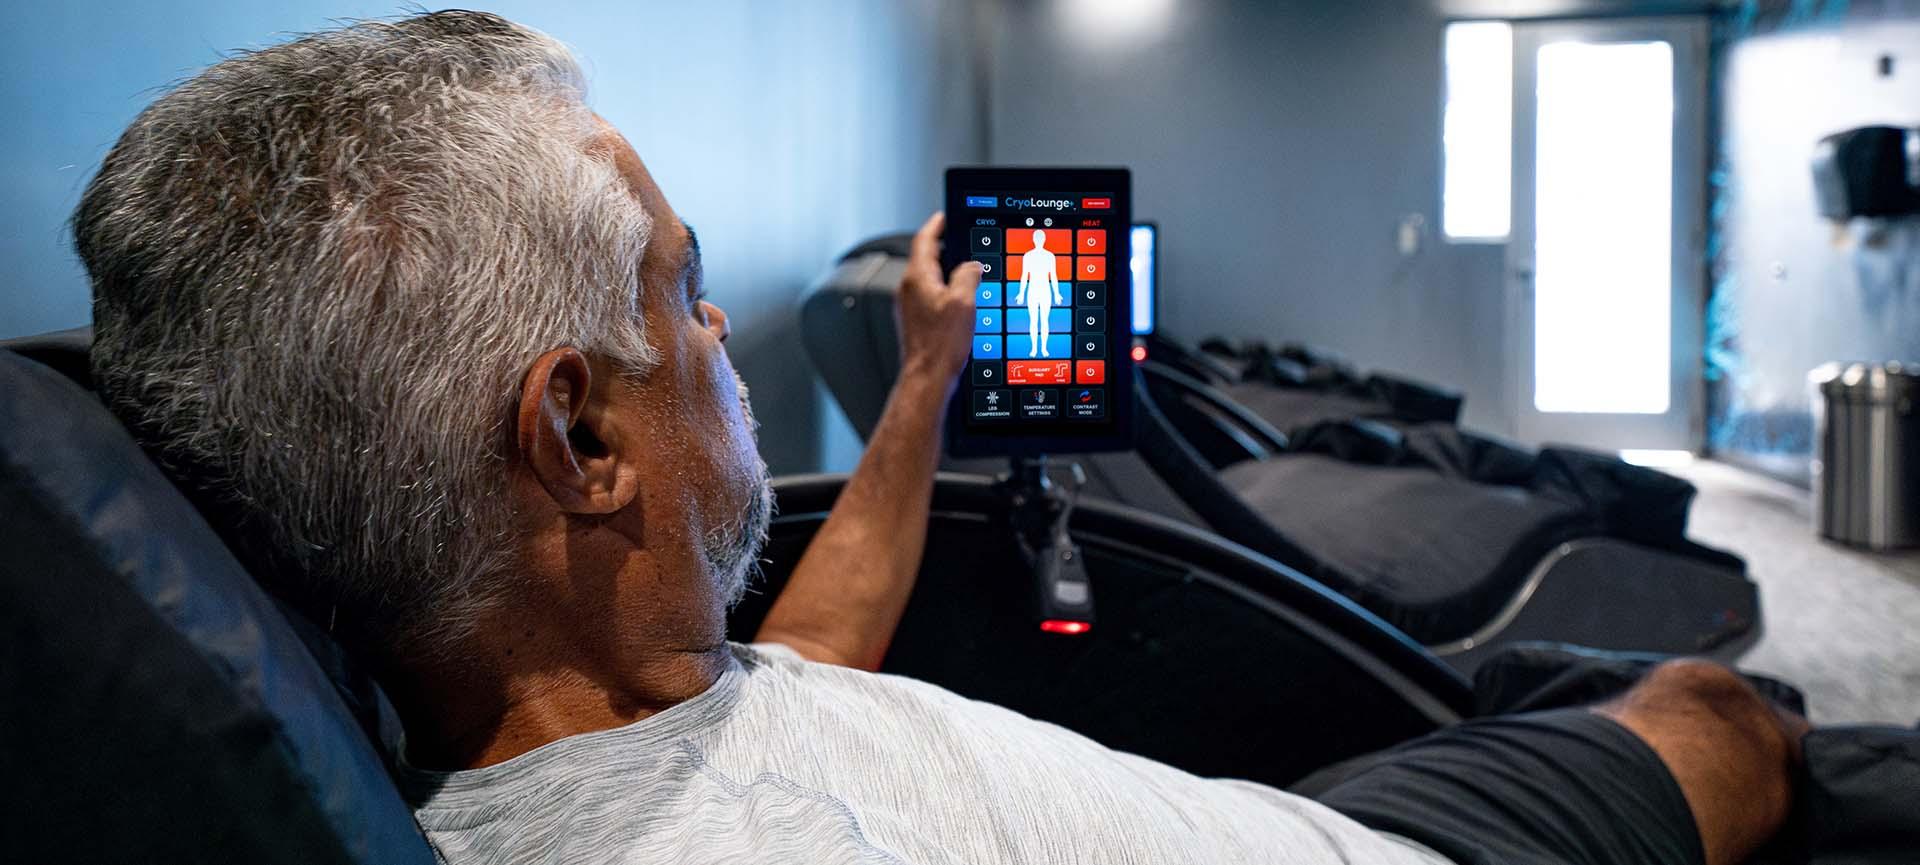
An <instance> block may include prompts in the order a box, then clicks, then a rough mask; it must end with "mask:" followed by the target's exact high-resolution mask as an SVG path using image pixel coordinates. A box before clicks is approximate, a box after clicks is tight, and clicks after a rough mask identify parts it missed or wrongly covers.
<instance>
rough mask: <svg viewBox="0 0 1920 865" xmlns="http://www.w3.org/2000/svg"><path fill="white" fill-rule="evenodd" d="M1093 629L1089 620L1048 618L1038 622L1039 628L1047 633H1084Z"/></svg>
mask: <svg viewBox="0 0 1920 865" xmlns="http://www.w3.org/2000/svg"><path fill="white" fill-rule="evenodd" d="M1092 629H1093V625H1092V624H1091V623H1089V622H1076V621H1073V620H1071V619H1048V620H1046V621H1044V622H1041V623H1040V630H1042V631H1046V632H1047V633H1049V634H1084V633H1086V632H1087V631H1090V630H1092Z"/></svg>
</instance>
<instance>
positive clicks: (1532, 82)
mask: <svg viewBox="0 0 1920 865" xmlns="http://www.w3.org/2000/svg"><path fill="white" fill-rule="evenodd" d="M1708 35H1709V30H1708V23H1707V20H1706V18H1705V17H1704V16H1685V17H1658V18H1608V19H1591V20H1558V21H1539V22H1526V21H1519V22H1514V24H1513V65H1514V70H1513V72H1514V74H1513V112H1514V116H1513V228H1512V237H1511V238H1510V241H1509V243H1508V244H1507V275H1508V278H1507V303H1506V309H1507V336H1508V339H1507V351H1506V354H1507V358H1508V376H1507V377H1508V379H1509V383H1510V386H1511V388H1510V391H1509V393H1510V396H1511V398H1512V402H1511V405H1512V406H1513V415H1512V417H1513V423H1514V432H1515V434H1516V436H1517V437H1519V438H1521V439H1523V440H1527V441H1532V442H1549V441H1551V442H1563V443H1569V444H1576V445H1584V446H1587V447H1592V448H1596V449H1605V450H1618V449H1624V448H1653V449H1674V450H1698V449H1699V447H1700V446H1701V444H1702V443H1703V441H1704V437H1705V427H1704V416H1705V406H1704V403H1705V390H1706V388H1705V382H1704V381H1703V380H1702V360H1701V355H1702V343H1703V340H1704V338H1705V323H1704V319H1705V309H1706V275H1707V268H1706V234H1707V227H1706V217H1707V212H1706V211H1707V206H1706V192H1707V183H1706V180H1707V171H1708V164H1707V158H1708V157H1707V142H1706V111H1707V39H1708ZM1566 41H1578V42H1587V43H1595V42H1599V43H1606V42H1655V41H1660V42H1666V43H1668V44H1669V45H1671V46H1672V49H1673V77H1674V94H1673V109H1674V112H1673V114H1674V116H1673V159H1674V165H1673V238H1672V240H1673V245H1672V258H1673V264H1672V268H1673V270H1672V274H1673V276H1672V283H1671V285H1672V291H1671V300H1672V318H1671V319H1670V322H1671V328H1672V334H1671V340H1672V347H1671V351H1672V354H1671V364H1670V366H1671V371H1670V384H1669V387H1670V391H1669V398H1668V406H1667V412H1666V413H1665V414H1605V413H1596V414H1585V413H1580V414H1575V413H1550V412H1542V411H1539V410H1538V409H1537V408H1535V405H1534V373H1535V366H1534V362H1535V358H1534V291H1533V289H1534V284H1533V274H1534V252H1535V250H1534V240H1535V228H1536V225H1535V208H1534V204H1535V202H1534V184H1535V180H1536V176H1535V162H1536V157H1537V153H1536V139H1537V131H1538V130H1537V128H1536V121H1537V119H1538V100H1537V98H1536V95H1535V89H1536V84H1537V79H1538V62H1539V53H1540V48H1541V46H1544V45H1548V44H1551V43H1555V42H1566Z"/></svg>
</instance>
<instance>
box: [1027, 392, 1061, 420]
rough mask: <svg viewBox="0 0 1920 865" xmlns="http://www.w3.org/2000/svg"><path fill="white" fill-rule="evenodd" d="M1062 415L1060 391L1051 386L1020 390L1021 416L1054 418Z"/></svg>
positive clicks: (1041, 418) (1029, 418)
mask: <svg viewBox="0 0 1920 865" xmlns="http://www.w3.org/2000/svg"><path fill="white" fill-rule="evenodd" d="M1059 416H1060V392H1059V391H1057V390H1055V389H1053V388H1050V387H1036V388H1028V389H1026V390H1022V391H1020V417H1022V418H1024V419H1027V420H1052V419H1054V418H1058V417H1059Z"/></svg>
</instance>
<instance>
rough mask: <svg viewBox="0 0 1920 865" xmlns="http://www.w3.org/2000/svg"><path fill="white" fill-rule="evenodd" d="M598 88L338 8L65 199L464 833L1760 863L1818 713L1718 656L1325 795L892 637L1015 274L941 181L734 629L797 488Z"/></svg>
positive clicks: (232, 510)
mask: <svg viewBox="0 0 1920 865" xmlns="http://www.w3.org/2000/svg"><path fill="white" fill-rule="evenodd" d="M583 95H584V94H583V92H582V85H581V80H580V75H579V72H578V70H577V68H576V67H575V65H574V63H573V61H572V59H571V58H570V57H569V56H568V54H567V52H566V51H565V50H564V49H563V48H562V47H561V46H559V45H558V44H556V43H555V42H553V41H552V40H550V39H548V38H547V37H545V36H543V35H541V34H538V33H536V32H533V31H530V30H527V29H525V28H522V27H519V26H517V25H514V24H512V23H510V22H507V21H504V20H502V19H500V18H497V17H494V16H490V15H483V14H475V13H465V12H447V13H438V14H431V15H422V16H419V17H415V18H411V19H408V20H405V21H401V22H398V23H367V24H359V25H355V26H351V27H347V28H345V29H340V30H335V31H332V32H326V33H321V34H317V35H313V36H308V37H305V38H301V39H298V40H296V41H293V42H291V43H288V44H284V45H280V46H278V47H274V48H269V49H266V50H263V51H258V52H254V53H251V54H246V55H242V56H238V57H235V58H233V59H229V60H227V61H225V62H222V63H220V64H218V65H216V66H214V67H213V68H211V69H209V70H207V71H206V72H204V73H202V74H201V75H199V76H198V77H196V78H194V79H192V80H191V81H188V82H186V83H185V84H183V85H181V86H180V87H178V88H177V89H175V90H173V91H172V92H171V93H169V94H167V95H166V96H164V97H162V98H160V99H159V100H158V101H157V102H155V103H154V104H153V105H152V106H151V107H149V108H148V109H147V110H146V111H145V112H143V113H142V114H141V115H140V117H139V118H138V119H137V120H136V121H135V122H134V123H133V125H132V127H131V128H130V129H128V130H127V132H126V134H125V135H124V136H123V137H122V138H121V139H120V141H119V143H118V144H117V145H116V146H115V147H114V148H113V150H112V152H111V153H110V154H109V155H108V156H107V158H106V161H105V164H104V166H103V167H102V168H101V170H100V173H99V176H98V177H96V178H95V179H94V181H93V182H92V184H91V186H90V187H89V188H88V190H87V192H86V195H85V198H84V200H83V201H82V203H81V206H80V209H79V212H78V214H77V215H76V218H75V227H76V234H77V244H78V248H79V251H80V254H81V256H82V258H83V259H84V261H85V263H86V266H87V268H88V270H89V272H90V273H91V275H92V278H93V283H94V288H95V317H96V322H95V323H96V328H97V342H96V345H95V352H96V354H95V366H96V374H97V380H98V382H99V384H100V387H101V389H102V391H103V393H104V394H105V395H106V396H107V398H108V400H109V401H110V403H111V405H112V406H113V407H114V409H115V411H116V412H117V413H118V414H119V415H120V416H121V417H122V418H123V419H124V420H125V421H126V422H127V424H128V426H129V427H131V428H132V429H133V430H135V432H136V434H137V435H138V436H139V437H140V438H141V439H142V441H143V443H144V444H145V445H146V446H147V447H148V448H149V449H150V450H151V451H152V452H153V453H154V454H156V455H157V456H158V457H159V459H160V460H161V461H162V463H163V464H164V465H165V467H166V468H167V469H168V470H169V471H170V472H171V473H172V474H173V475H174V477H175V478H176V479H178V480H179V481H180V482H181V484H182V486H183V487H185V488H187V489H189V490H190V491H191V494H193V495H194V496H196V497H197V499H198V501H199V503H200V504H201V505H202V506H203V507H204V508H205V509H206V510H207V511H208V512H209V513H210V514H212V515H213V516H214V518H215V520H216V522H218V523H219V524H220V526H221V527H222V530H223V532H224V533H225V535H226V536H227V537H228V539H229V540H230V541H231V542H232V543H233V544H234V546H235V547H236V549H237V550H238V551H239V552H240V554H241V555H242V556H243V557H244V558H245V559H246V560H247V561H248V562H249V564H250V565H251V566H252V567H253V570H254V572H255V573H256V574H259V575H261V576H262V577H263V578H265V579H268V580H269V581H270V582H271V583H272V588H273V589H274V590H275V591H276V592H277V593H279V594H280V595H281V596H283V597H285V598H288V599H289V600H290V601H292V602H293V603H296V604H298V605H299V606H300V607H302V608H304V609H305V610H306V611H307V612H308V613H309V614H311V615H312V616H314V617H315V618H316V619H317V620H319V621H321V622H325V623H327V624H328V626H329V627H330V628H331V629H332V630H333V632H334V633H336V634H337V635H339V636H340V637H341V638H342V639H343V640H344V641H345V642H347V643H348V644H349V646H350V647H351V648H353V649H354V650H356V651H357V652H359V653H360V654H361V655H362V656H363V657H365V658H367V659H368V660H369V661H370V662H371V663H372V664H373V665H374V666H375V667H376V668H377V669H378V670H379V672H380V674H381V676H382V678H383V680H384V682H385V684H386V685H387V687H388V688H389V689H390V691H391V693H392V695H393V697H394V698H395V701H396V703H397V704H398V706H399V708H400V710H401V713H402V715H403V718H404V721H405V727H406V732H407V739H406V746H405V752H404V755H403V757H404V761H405V763H406V764H407V766H406V768H404V769H403V771H402V777H401V778H400V781H401V783H402V785H403V787H404V788H405V789H406V790H407V791H408V793H409V795H410V796H411V797H412V799H413V801H414V802H415V805H416V809H417V810H416V815H417V818H418V821H419V824H420V826H421V828H422V829H423V830H424V831H425V832H426V834H427V836H428V838H429V839H430V840H431V842H432V843H433V845H434V847H435V849H436V850H437V851H438V852H439V854H440V856H441V857H442V858H443V859H444V860H446V861H448V862H454V863H466V862H476V863H481V862H486V863H491V862H533V861H543V862H544V861H554V862H574V863H586V862H633V861H646V862H767V863H776V862H916V863H920V862H925V863H933V862H967V863H992V862H1009V863H1012V862H1088V863H1118V862H1142V863H1175V862H1195V863H1217V862H1293V863H1323V862H1325V863H1331V862H1366V863H1443V862H1449V861H1451V862H1458V863H1467V862H1475V863H1479V862H1547V861H1572V862H1702V861H1704V862H1708V863H1714V865H1729V863H1733V862H1736V861H1738V860H1740V859H1741V858H1743V857H1745V856H1746V855H1748V854H1749V853H1750V852H1752V851H1753V850H1754V849H1755V848H1756V846H1758V845H1759V844H1760V843H1761V842H1762V841H1763V840H1764V839H1766V838H1767V836H1768V835H1769V834H1770V833H1771V832H1772V831H1773V830H1774V828H1775V827H1776V826H1777V825H1778V824H1779V823H1780V821H1781V819H1782V817H1783V814H1784V813H1785V811H1786V810H1787V808H1788V804H1789V802H1790V799H1791V788H1790V786H1789V782H1788V775H1789V771H1790V765H1791V762H1792V761H1793V759H1794V745H1793V741H1792V737H1791V736H1790V734H1789V732H1788V731H1789V729H1790V728H1789V727H1788V726H1787V725H1785V724H1784V723H1783V722H1781V721H1780V720H1779V718H1778V717H1777V716H1776V715H1775V713H1774V712H1772V711H1771V710H1770V709H1769V707H1768V706H1767V705H1766V704H1765V703H1764V702H1763V701H1762V700H1761V699H1760V698H1759V697H1758V696H1757V695H1756V694H1755V693H1754V692H1753V691H1752V690H1751V689H1750V688H1748V687H1747V686H1746V685H1745V683H1744V682H1743V681H1742V680H1740V679H1739V678H1738V677H1736V676H1734V675H1732V674H1731V673H1728V672H1726V671H1725V670H1722V669H1720V668H1718V667H1713V666H1710V665H1705V664H1698V663H1694V664H1675V665H1669V666H1666V667H1662V668H1660V669H1659V670H1657V671H1656V672H1655V673H1654V674H1653V675H1651V676H1650V677H1648V679H1647V680H1646V681H1644V682H1643V683H1641V684H1640V685H1639V686H1638V687H1637V688H1635V689H1634V690H1633V691H1631V692H1629V693H1628V694H1627V695H1626V696H1625V697H1623V698H1621V699H1620V700H1618V701H1616V702H1614V703H1610V704H1607V705H1604V706H1600V707H1595V708H1594V709H1592V710H1584V709H1583V710H1578V711H1573V712H1561V713H1554V714H1549V715H1540V716H1528V717H1520V718H1512V719H1501V720H1497V721H1491V722H1484V723H1478V724H1469V725H1466V726H1463V727H1461V728H1459V729H1456V730H1452V731H1448V732H1445V733H1442V734H1439V735H1437V736H1434V737H1430V738H1429V739H1425V740H1421V741H1418V742H1414V743H1410V744H1409V745H1407V746H1405V747H1404V748H1403V749H1402V751H1401V752H1400V753H1398V754H1397V755H1396V756H1395V759H1393V760H1389V761H1385V762H1383V763H1381V764H1380V765H1379V766H1377V767H1375V768H1373V769H1371V770H1368V771H1364V772H1361V773H1359V774H1358V775H1356V776H1355V777H1353V778H1351V779H1350V780H1348V781H1346V782H1344V783H1343V784H1341V785H1340V786H1338V787H1336V788H1335V789H1334V790H1333V792H1331V793H1329V794H1327V796H1326V797H1324V802H1325V803H1326V804H1321V803H1316V802H1313V801H1308V800H1305V799H1301V798H1298V797H1295V796H1292V795H1289V794H1287V793H1284V792H1281V791H1278V790H1273V789H1269V788H1265V787H1261V786H1258V785H1254V784H1249V783H1243V782H1234V781H1218V780H1206V779H1201V778H1196V777H1193V776H1190V775H1187V774H1185V773H1183V772H1180V771H1178V770H1175V769H1172V768H1169V767H1167V766H1162V765H1158V764H1155V763H1152V762H1150V761H1147V760H1143V759H1139V758H1137V757H1132V756H1129V755H1126V754H1119V753H1114V752H1111V751H1109V750H1107V749H1105V748H1102V747H1100V746H1099V745H1097V744H1095V743H1093V742H1090V741H1088V740H1086V739H1084V738H1081V737H1079V736H1076V735H1074V734H1072V733H1070V732H1068V731H1065V730H1062V729H1059V728H1056V727H1053V726H1050V725H1047V724H1041V723H1036V722H1033V721H1030V720H1027V719H1025V718H1022V717H1020V716H1018V715H1015V714H1013V713H1011V712H1008V711H1005V710H1002V709H999V708H996V707H994V706H990V705H984V704H981V703H976V702H972V701H968V700H965V699H962V698H959V697H956V696H954V695H952V694H949V693H947V692H945V691H942V690H940V689H939V688H935V687H931V686H928V685H925V684H921V683H917V682H913V681H908V680H903V679H899V678H896V677H889V676H882V675H875V674H873V673H871V672H867V671H870V670H872V669H874V668H875V667H877V666H878V665H879V663H880V660H881V658H882V656H883V655H884V653H885V650H886V647H887V644H888V641H889V638H890V636H891V634H892V632H893V629H894V627H895V625H896V624H897V622H898V620H899V617H900V613H901V609H902V606H903V605H904V603H905V600H906V598H907V595H908V593H909V591H910V589H911V586H912V582H913V577H914V574H915V572H916V570H917V568H918V565H919V559H920V553H921V549H922V544H923V542H924V527H925V521H926V515H927V510H928V500H929V495H930V488H931V482H932V475H933V470H934V466H935V463H936V460H937V452H938V430H939V427H940V420H941V415H942V412H943V407H944V405H945V402H946V400H947V398H948V395H949V393H950V389H951V388H952V386H953V382H954V379H955V377H956V376H957V374H958V373H959V371H960V369H961V364H962V362H963V358H964V352H965V347H966V343H967V338H968V337H967V335H968V330H969V324H970V322H971V309H972V306H971V301H970V298H971V294H972V288H973V286H974V284H975V283H976V282H977V281H978V280H979V272H978V271H977V269H975V268H974V267H972V266H965V267H963V268H961V269H959V270H957V271H955V272H953V273H952V274H948V275H946V276H945V277H944V278H943V276H942V274H941V273H940V272H939V270H938V267H937V265H936V261H937V254H936V252H937V250H936V245H937V238H938V237H939V232H940V225H941V221H940V217H938V216H936V217H934V218H933V219H932V220H930V221H928V223H927V224H926V225H925V226H923V227H922V228H921V230H920V233H919V235H918V237H917V238H916V239H915V242H914V248H913V256H912V261H911V264H910V266H909V268H908V270H907V275H906V277H905V280H904V281H903V283H902V285H901V286H900V297H899V309H900V316H901V330H902V334H903V342H904V345H903V348H902V352H903V355H904V358H903V360H904V364H903V369H904V371H903V372H902V374H901V376H900V379H899V382H898V384H897V385H896V387H895V389H894V392H893V394H892V398H891V401H890V402H889V403H888V407H887V410H886V413H885V417H884V418H883V420H882V421H881V422H880V424H879V426H878V427H877V429H876V430H875V432H874V435H873V438H872V441H871V443H870V445H869V447H868V449H867V452H866V454H865V455H864V457H863V458H862V460H861V462H860V466H859V469H858V470H857V471H856V472H855V473H854V475H853V478H852V480H851V481H850V482H849V484H848V486H847V488H846V491H845V494H844V495H843V496H842V497H841V500H840V502H839V503H838V505H837V506H836V508H835V510H834V512H833V514H832V516H831V517H830V518H829V519H828V521H827V522H826V524H825V525H824V526H823V527H822V529H821V530H820V532H819V536H818V539H817V540H816V541H815V543H814V544H813V546H812V548H811V549H809V550H808V551H807V553H806V556H805V558H804V559H803V560H802V561H801V563H800V564H799V566H798V569H797V570H796V571H795V573H794V575H793V577H792V581H791V584H790V585H789V586H788V587H787V588H786V590H785V591H784V592H783V593H782V595H781V596H780V598H779V599H778V601H777V603H776V604H775V606H774V607H773V610H772V612H771V614H770V615H769V616H768V617H767V619H766V622H765V625H764V627H763V628H762V630H761V632H760V633H759V636H758V642H757V643H756V644H755V645H752V646H742V645H733V644H729V643H728V642H727V640H726V636H725V635H726V628H725V619H726V612H727V609H728V605H729V604H730V603H731V602H732V601H734V600H735V599H736V598H737V597H738V596H739V595H740V592H741V591H742V588H743V586H744V585H745V581H746V579H747V575H748V573H749V571H750V570H751V567H752V564H751V563H752V561H753V558H754V554H755V551H756V548H757V545H758V543H759V541H760V539H761V537H762V534H763V532H764V530H765V527H766V524H767V520H768V511H769V494H768V485H767V477H766V472H765V468H764V467H763V465H762V463H761V462H760V459H759V457H758V456H757V454H756V452H755V445H754V441H753V423H752V421H751V419H750V414H749V412H748V408H747V402H746V392H745V389H744V388H743V387H742V386H741V385H740V383H739V382H738V381H737V380H736V378H735V375H734V372H733V369H732V367H731V365H730V364H729V362H728V360H727V355H726V353H725V351H724V350H723V349H722V342H723V341H724V340H725V339H726V337H727V319H726V316H725V315H724V314H723V313H722V312H721V311H720V310H719V308H717V307H716V306H714V305H713V304H712V303H710V302H708V301H707V300H706V299H705V297H706V292H707V288H708V286H707V285H706V283H705V280H704V279H703V276H702V270H701V252H700V249H699V246H698V244H697V243H696V242H695V240H694V236H693V233H692V231H690V230H689V229H688V228H687V227H686V225H685V224H684V223H682V222H681V221H680V220H679V219H678V218H677V217H676V216H675V215H674V211H673V208H672V206H671V205H669V204H668V202H667V198H666V196H665V195H664V194H663V193H662V192H661V190H660V188H659V187H658V186H656V185H655V183H654V182H653V179H652V178H651V177H650V176H649V175H648V173H647V169H646V167H645V166H644V165H643V164H642V163H641V161H640V158H639V157H638V156H637V155H636V154H635V153H634V152H633V149H632V148H631V147H630V146H629V145H628V144H627V142H626V140H625V139H623V138H622V137H621V135H620V134H619V133H618V132H616V131H615V130H614V129H612V128H611V127H609V126H608V125H607V124H606V123H605V122H603V121H601V120H600V119H599V118H598V117H597V116H596V115H594V114H593V113H592V112H591V111H589V110H588V109H587V108H586V107H585V105H584V103H583V101H582V100H583ZM1330 806H1331V807H1330Z"/></svg>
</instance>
